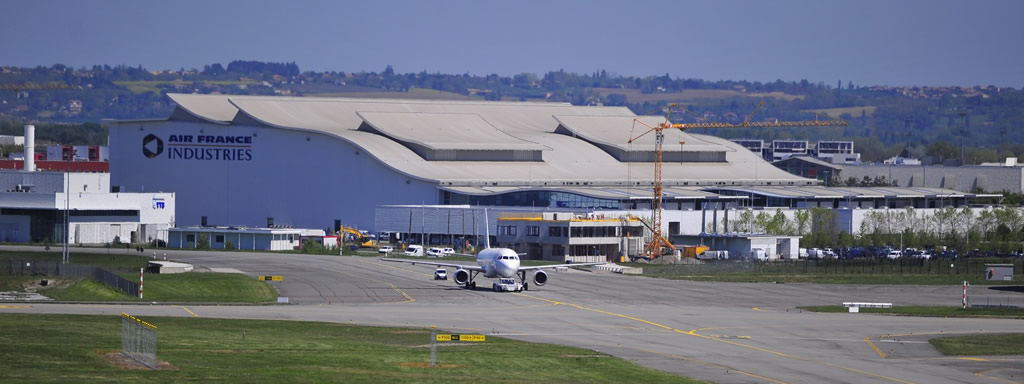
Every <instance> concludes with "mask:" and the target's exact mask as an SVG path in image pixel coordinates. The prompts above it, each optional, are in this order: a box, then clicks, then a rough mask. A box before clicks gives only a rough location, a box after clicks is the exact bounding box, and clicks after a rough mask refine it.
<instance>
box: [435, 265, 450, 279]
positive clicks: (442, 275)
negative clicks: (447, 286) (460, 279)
mask: <svg viewBox="0 0 1024 384" xmlns="http://www.w3.org/2000/svg"><path fill="white" fill-rule="evenodd" d="M434 280H448V270H447V269H444V268H438V269H435V270H434Z"/></svg>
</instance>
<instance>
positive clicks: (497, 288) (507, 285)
mask: <svg viewBox="0 0 1024 384" xmlns="http://www.w3.org/2000/svg"><path fill="white" fill-rule="evenodd" d="M491 288H492V289H494V292H502V291H504V292H522V291H523V285H522V284H519V282H518V281H516V279H511V278H508V279H498V281H496V282H494V284H493V285H492V286H491Z"/></svg>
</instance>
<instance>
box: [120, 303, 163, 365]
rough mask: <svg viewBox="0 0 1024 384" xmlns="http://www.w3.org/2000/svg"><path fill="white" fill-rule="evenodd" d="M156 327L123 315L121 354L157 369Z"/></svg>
mask: <svg viewBox="0 0 1024 384" xmlns="http://www.w3.org/2000/svg"><path fill="white" fill-rule="evenodd" d="M156 341H157V338H156V326H155V325H153V324H150V323H147V322H145V321H142V319H139V318H137V317H135V316H132V315H129V314H127V313H123V312H122V313H121V354H122V355H125V356H127V357H129V358H131V359H132V360H135V361H137V362H139V364H142V365H145V366H147V367H149V369H156V365H157V359H156Z"/></svg>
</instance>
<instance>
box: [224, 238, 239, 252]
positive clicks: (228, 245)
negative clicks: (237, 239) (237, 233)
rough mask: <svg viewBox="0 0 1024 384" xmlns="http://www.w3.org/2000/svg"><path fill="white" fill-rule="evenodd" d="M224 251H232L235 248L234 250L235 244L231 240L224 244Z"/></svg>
mask: <svg viewBox="0 0 1024 384" xmlns="http://www.w3.org/2000/svg"><path fill="white" fill-rule="evenodd" d="M224 249H227V250H230V251H234V250H235V249H237V248H235V243H233V242H232V241H231V240H228V241H226V242H224Z"/></svg>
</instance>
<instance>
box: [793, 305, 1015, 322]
mask: <svg viewBox="0 0 1024 384" xmlns="http://www.w3.org/2000/svg"><path fill="white" fill-rule="evenodd" d="M799 308H800V309H803V310H807V311H812V312H848V311H849V309H847V308H846V307H843V306H842V305H821V306H806V307H799ZM860 312H862V313H885V314H891V315H905V316H923V317H978V316H985V317H1006V318H1015V319H1021V318H1024V309H1021V308H1002V309H1000V308H967V309H962V308H960V307H942V306H894V307H892V308H860Z"/></svg>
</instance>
